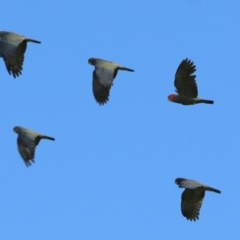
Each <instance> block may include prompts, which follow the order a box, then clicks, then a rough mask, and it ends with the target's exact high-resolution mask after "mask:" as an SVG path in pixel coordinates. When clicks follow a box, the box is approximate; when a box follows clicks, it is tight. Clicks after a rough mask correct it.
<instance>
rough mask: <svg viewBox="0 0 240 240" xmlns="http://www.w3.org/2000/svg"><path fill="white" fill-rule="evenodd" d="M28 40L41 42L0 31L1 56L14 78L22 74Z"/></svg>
mask: <svg viewBox="0 0 240 240" xmlns="http://www.w3.org/2000/svg"><path fill="white" fill-rule="evenodd" d="M27 42H34V43H41V42H39V41H37V40H34V39H30V38H27V37H25V36H22V35H19V34H16V33H12V32H6V31H1V32H0V57H2V58H3V60H4V62H5V65H6V68H7V70H8V73H9V74H10V75H11V74H12V75H13V77H14V78H16V77H18V76H19V75H21V74H22V70H23V68H22V66H23V61H24V53H25V51H26V49H27Z"/></svg>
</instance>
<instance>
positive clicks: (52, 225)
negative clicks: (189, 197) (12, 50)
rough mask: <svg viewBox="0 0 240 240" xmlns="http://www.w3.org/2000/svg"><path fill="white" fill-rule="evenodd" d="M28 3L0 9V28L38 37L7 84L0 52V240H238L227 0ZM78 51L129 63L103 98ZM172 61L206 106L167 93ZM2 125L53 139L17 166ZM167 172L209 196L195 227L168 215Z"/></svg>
mask: <svg viewBox="0 0 240 240" xmlns="http://www.w3.org/2000/svg"><path fill="white" fill-rule="evenodd" d="M28 2H29V3H27V1H25V3H23V2H20V1H16V0H14V1H13V0H9V1H5V2H3V3H2V4H1V13H2V14H1V17H0V19H1V30H7V31H12V32H15V33H20V34H23V35H25V36H28V37H30V38H33V39H36V40H39V41H41V42H42V44H40V45H38V44H33V43H29V44H28V48H27V52H26V54H25V62H24V66H23V74H22V75H21V76H20V77H19V78H17V79H14V78H13V77H12V76H10V75H9V74H8V73H7V71H6V68H5V65H4V62H3V61H2V59H0V60H1V61H0V73H1V88H0V89H1V90H0V91H1V94H0V101H1V104H0V111H1V126H2V127H1V138H0V139H1V140H0V141H1V143H2V151H1V161H0V167H1V174H0V182H1V186H2V187H1V198H0V205H1V214H0V222H1V231H0V238H1V239H3V240H5V239H7V240H9V239H11V240H15V239H16V240H19V239H24V240H28V239H36V240H38V239H57V240H58V239H59V240H61V239H84V240H99V239H104V240H112V239H114V240H123V239H126V240H127V239H131V240H135V239H136V240H145V239H152V240H155V239H174V240H175V239H181V240H182V239H185V240H188V239H191V240H192V239H194V240H198V239H205V240H206V239H238V238H239V237H240V230H239V227H238V225H239V224H238V222H239V215H240V209H239V201H240V193H239V192H238V191H237V190H238V185H239V169H240V161H239V158H240V156H239V155H240V154H239V121H240V111H239V87H240V85H239V79H238V78H239V66H240V60H239V56H240V48H239V37H240V30H239V22H240V15H239V8H240V2H239V1H237V0H235V1H234V0H232V1H229V2H226V1H225V2H224V1H203V0H198V1H190V0H181V1H171V0H169V1H126V0H123V1H121V2H120V1H110V0H105V1H104V0H103V1H97V0H96V1H91V0H88V1H86V0H83V1H76V0H75V1H74V0H72V1H32V2H31V3H30V1H28ZM90 57H98V58H103V59H106V60H111V61H114V62H117V63H120V64H122V65H124V66H125V67H128V68H131V69H134V70H135V72H134V73H131V72H125V71H121V72H119V73H118V76H117V78H116V79H115V81H114V86H113V87H112V89H111V92H110V101H109V102H108V103H107V104H106V105H104V106H99V105H98V104H97V103H96V102H95V99H94V98H93V94H92V71H93V67H92V66H91V65H89V64H88V62H87V60H88V58H90ZM185 58H190V59H191V60H193V61H194V63H195V64H196V67H197V72H196V74H197V83H198V90H199V96H200V97H202V98H206V99H212V100H214V101H215V103H214V105H205V104H199V105H195V106H187V107H186V106H182V105H179V104H174V103H171V102H169V101H168V100H167V96H168V95H169V94H171V93H174V91H175V89H174V86H173V80H174V74H175V71H176V69H177V67H178V65H179V63H180V62H181V61H182V60H183V59H185ZM16 125H19V126H24V127H27V128H30V129H33V130H36V131H39V132H41V133H43V134H46V135H49V136H52V137H55V138H56V141H55V142H51V141H46V140H45V141H44V140H42V141H41V143H40V144H39V146H38V147H37V150H36V158H35V161H36V163H35V164H33V165H32V166H31V167H29V168H27V167H26V166H25V164H24V162H23V161H22V159H21V158H20V156H19V153H18V151H17V147H16V138H17V135H16V134H15V133H14V132H13V131H12V129H13V127H14V126H16ZM177 177H184V178H189V179H194V180H197V181H200V182H202V183H205V184H207V185H210V186H212V187H215V188H217V189H220V190H221V191H222V194H220V195H218V194H215V193H211V192H207V193H206V196H205V199H204V202H203V206H202V209H201V212H200V220H199V221H197V222H190V221H187V220H186V219H185V218H184V217H183V216H182V214H181V211H180V198H181V194H182V189H179V188H178V187H177V185H175V184H174V180H175V178H177Z"/></svg>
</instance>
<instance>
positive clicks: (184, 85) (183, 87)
mask: <svg viewBox="0 0 240 240" xmlns="http://www.w3.org/2000/svg"><path fill="white" fill-rule="evenodd" d="M195 71H196V66H195V65H194V63H193V62H192V61H191V60H189V59H187V58H186V59H184V60H183V61H182V62H181V63H180V65H179V66H178V69H177V71H176V73H175V80H174V86H175V87H176V92H177V93H178V95H177V94H170V95H169V96H168V100H169V101H171V102H175V103H180V104H183V105H194V104H198V103H206V104H213V103H214V101H212V100H206V99H200V98H198V88H197V83H196V75H193V74H194V73H195Z"/></svg>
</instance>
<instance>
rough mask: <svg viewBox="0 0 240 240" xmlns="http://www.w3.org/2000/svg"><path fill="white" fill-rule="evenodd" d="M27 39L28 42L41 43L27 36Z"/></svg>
mask: <svg viewBox="0 0 240 240" xmlns="http://www.w3.org/2000/svg"><path fill="white" fill-rule="evenodd" d="M27 41H28V42H34V43H41V42H39V41H37V40H34V39H31V38H28V39H27Z"/></svg>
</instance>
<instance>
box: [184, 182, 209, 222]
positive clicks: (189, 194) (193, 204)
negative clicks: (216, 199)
mask: <svg viewBox="0 0 240 240" xmlns="http://www.w3.org/2000/svg"><path fill="white" fill-rule="evenodd" d="M204 195H205V190H204V188H203V187H199V188H196V189H185V190H184V191H183V193H182V202H181V210H182V214H183V216H185V217H186V218H187V219H188V220H191V221H196V220H197V219H199V212H200V209H201V206H202V202H203V199H204Z"/></svg>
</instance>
